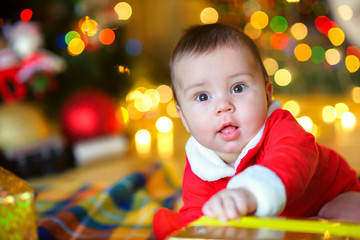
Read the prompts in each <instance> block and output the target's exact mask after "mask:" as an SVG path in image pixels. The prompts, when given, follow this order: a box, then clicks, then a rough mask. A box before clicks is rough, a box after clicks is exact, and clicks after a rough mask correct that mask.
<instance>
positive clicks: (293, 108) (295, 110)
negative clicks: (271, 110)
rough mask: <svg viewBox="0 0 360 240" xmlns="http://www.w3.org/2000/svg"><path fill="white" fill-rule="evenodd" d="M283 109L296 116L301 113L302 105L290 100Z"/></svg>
mask: <svg viewBox="0 0 360 240" xmlns="http://www.w3.org/2000/svg"><path fill="white" fill-rule="evenodd" d="M283 109H285V110H288V111H289V112H291V114H292V115H293V116H294V117H296V116H297V115H298V114H299V113H300V106H299V104H298V103H297V102H296V101H294V100H290V101H287V102H286V103H285V104H284V106H283Z"/></svg>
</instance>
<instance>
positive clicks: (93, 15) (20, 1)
mask: <svg viewBox="0 0 360 240" xmlns="http://www.w3.org/2000/svg"><path fill="white" fill-rule="evenodd" d="M111 10H112V11H111ZM19 21H20V22H21V21H22V22H28V21H29V23H30V22H31V23H37V24H38V26H39V27H40V33H39V34H41V36H38V37H39V38H42V42H43V46H42V48H43V49H44V50H46V51H49V52H51V53H53V54H54V55H57V56H59V57H60V58H62V59H63V60H64V62H65V65H66V67H65V69H64V70H63V71H60V72H59V73H56V74H55V76H54V79H52V80H51V81H53V83H52V84H51V87H47V88H48V89H47V91H46V93H45V92H42V94H39V91H40V89H44V88H46V85H49V84H50V80H49V79H46V78H48V76H47V74H44V73H43V72H41V71H39V70H36V71H35V70H34V71H33V73H34V74H33V75H34V76H31V81H27V84H26V88H27V94H26V96H25V99H24V100H28V101H35V102H37V103H38V104H40V105H42V106H43V107H44V110H45V111H46V113H47V115H48V116H49V117H51V118H57V117H58V116H57V115H58V113H59V111H60V108H61V106H62V105H63V103H64V101H65V100H66V99H67V98H68V97H69V96H70V95H72V94H73V93H75V92H77V91H79V90H81V89H84V88H94V89H97V90H103V91H105V92H106V93H108V94H110V95H111V96H113V97H114V98H116V99H118V98H120V97H123V96H125V95H126V94H127V93H128V90H129V88H130V86H131V81H130V80H129V73H130V72H129V69H130V65H131V63H130V60H131V57H132V56H129V55H128V54H127V53H126V52H125V39H124V36H125V35H126V34H125V33H126V28H125V27H124V26H123V22H121V21H120V20H119V19H118V16H117V14H116V12H115V11H114V6H111V5H110V3H109V1H104V2H102V1H100V2H92V3H90V2H87V1H72V0H52V1H45V0H37V1H26V0H15V1H6V2H2V3H1V7H0V30H2V31H1V35H0V39H1V40H2V43H3V44H2V45H0V50H1V48H3V49H5V48H11V47H12V46H10V45H11V43H10V40H9V38H8V36H7V31H9V29H10V28H13V27H14V26H15V25H16V24H17V23H18V22H19ZM105 29H106V30H108V32H110V33H108V34H110V40H109V37H107V36H106V35H104V34H106V31H104V32H103V30H105ZM100 36H101V37H102V38H101V37H100ZM106 37H107V38H108V39H107V38H106ZM74 38H77V39H76V40H77V41H74V43H75V48H76V47H77V48H78V49H75V50H73V52H72V50H71V48H70V47H69V43H70V41H71V40H72V39H74ZM14 39H17V36H15V37H13V39H12V40H14ZM74 43H71V44H72V45H73V47H74ZM79 44H80V45H79ZM81 46H82V49H81ZM79 47H80V49H79ZM20 62H21V61H20ZM21 64H22V63H21ZM21 64H20V65H21ZM34 64H35V63H34V62H32V65H34ZM39 68H40V67H38V68H37V69H39ZM6 84H7V85H6ZM6 84H5V85H4V86H3V87H6V88H9V91H10V92H11V91H14V86H13V85H14V84H13V83H12V82H11V81H10V82H9V81H8V82H7V83H6ZM42 91H44V90H42ZM0 101H4V98H0Z"/></svg>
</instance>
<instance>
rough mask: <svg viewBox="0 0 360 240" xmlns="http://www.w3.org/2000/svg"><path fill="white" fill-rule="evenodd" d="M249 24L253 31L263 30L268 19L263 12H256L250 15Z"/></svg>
mask: <svg viewBox="0 0 360 240" xmlns="http://www.w3.org/2000/svg"><path fill="white" fill-rule="evenodd" d="M250 23H251V25H252V26H253V27H254V28H255V29H264V28H265V27H266V26H267V25H268V24H269V17H268V15H267V14H266V13H265V12H263V11H257V12H254V13H253V14H252V15H251V18H250Z"/></svg>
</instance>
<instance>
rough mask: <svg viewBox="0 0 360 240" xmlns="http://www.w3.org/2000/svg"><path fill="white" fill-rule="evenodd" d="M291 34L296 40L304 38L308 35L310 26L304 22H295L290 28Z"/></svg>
mask: <svg viewBox="0 0 360 240" xmlns="http://www.w3.org/2000/svg"><path fill="white" fill-rule="evenodd" d="M290 31H291V34H292V35H293V37H294V38H295V39H296V40H303V39H304V38H305V37H306V36H307V35H308V28H307V27H306V25H305V24H303V23H300V22H299V23H295V24H294V25H293V26H292V27H291V28H290Z"/></svg>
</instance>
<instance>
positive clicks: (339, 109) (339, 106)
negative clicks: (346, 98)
mask: <svg viewBox="0 0 360 240" xmlns="http://www.w3.org/2000/svg"><path fill="white" fill-rule="evenodd" d="M335 110H336V113H337V118H341V117H342V115H343V114H344V113H345V112H348V111H349V107H348V106H347V105H346V104H345V103H342V102H340V103H336V104H335Z"/></svg>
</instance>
